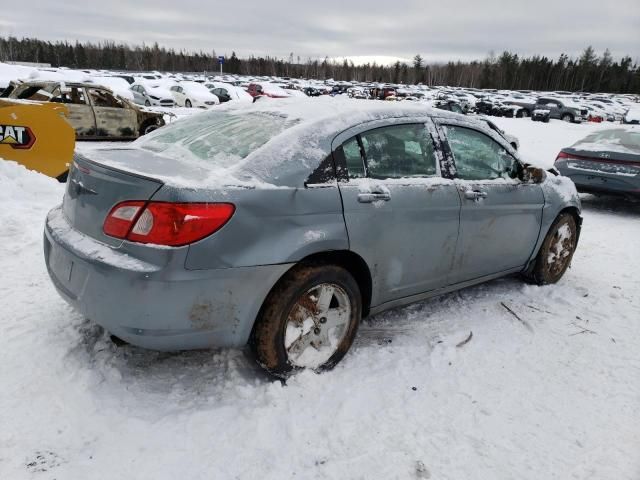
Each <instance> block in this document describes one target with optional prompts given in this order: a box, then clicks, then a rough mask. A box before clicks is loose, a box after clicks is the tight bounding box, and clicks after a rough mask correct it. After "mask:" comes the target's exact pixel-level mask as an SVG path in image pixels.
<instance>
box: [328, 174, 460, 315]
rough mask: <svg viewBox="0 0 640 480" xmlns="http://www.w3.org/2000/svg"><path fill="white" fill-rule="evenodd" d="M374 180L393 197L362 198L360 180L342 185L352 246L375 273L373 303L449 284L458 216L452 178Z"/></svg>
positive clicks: (456, 236) (457, 200) (345, 213)
mask: <svg viewBox="0 0 640 480" xmlns="http://www.w3.org/2000/svg"><path fill="white" fill-rule="evenodd" d="M371 185H372V186H374V187H375V186H377V185H380V186H382V187H383V188H385V189H386V190H387V191H388V192H389V195H390V200H389V201H376V202H374V203H360V202H359V201H358V195H359V194H360V190H361V189H362V186H361V185H357V184H356V185H350V184H347V183H344V184H341V186H340V189H341V191H342V197H343V201H344V216H345V221H346V224H347V229H348V232H349V245H350V249H351V250H352V251H354V252H355V253H357V254H358V255H360V256H361V257H362V258H363V259H364V260H365V261H366V262H367V264H368V265H369V269H370V270H371V272H372V276H373V284H372V287H373V292H372V300H371V304H372V305H373V306H375V305H377V304H379V303H384V302H387V301H391V300H394V299H397V298H401V297H406V296H409V295H414V294H418V293H422V292H426V291H429V290H434V289H437V288H441V287H444V286H446V285H448V283H449V274H450V272H451V267H452V264H453V258H454V257H453V256H454V253H455V250H456V242H457V238H458V226H459V215H460V200H459V197H458V194H457V192H456V188H455V185H454V184H453V181H451V180H444V179H443V180H441V182H440V183H439V184H435V185H425V184H420V183H412V180H411V179H407V182H406V184H397V183H387V182H384V181H382V180H378V181H375V182H371Z"/></svg>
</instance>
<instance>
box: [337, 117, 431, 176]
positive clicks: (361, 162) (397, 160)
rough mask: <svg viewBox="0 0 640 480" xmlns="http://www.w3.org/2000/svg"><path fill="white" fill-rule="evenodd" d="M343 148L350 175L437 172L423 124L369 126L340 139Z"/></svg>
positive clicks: (419, 174) (427, 134) (396, 174)
mask: <svg viewBox="0 0 640 480" xmlns="http://www.w3.org/2000/svg"><path fill="white" fill-rule="evenodd" d="M360 146H362V149H361V148H360ZM342 151H343V152H344V156H345V162H346V166H347V171H348V172H349V177H350V178H360V177H365V176H366V177H370V178H379V179H384V178H406V177H429V176H434V175H436V173H437V169H436V156H435V153H434V148H433V142H432V140H431V136H430V135H429V133H428V132H427V131H426V129H425V127H424V125H423V124H410V125H393V126H389V127H382V128H376V129H374V130H369V131H368V132H364V133H362V134H360V135H359V136H356V137H353V138H351V139H349V140H347V141H346V142H345V143H343V144H342Z"/></svg>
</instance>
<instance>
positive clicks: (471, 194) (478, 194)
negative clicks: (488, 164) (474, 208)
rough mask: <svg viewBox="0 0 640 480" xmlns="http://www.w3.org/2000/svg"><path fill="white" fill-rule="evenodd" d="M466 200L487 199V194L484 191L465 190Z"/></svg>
mask: <svg viewBox="0 0 640 480" xmlns="http://www.w3.org/2000/svg"><path fill="white" fill-rule="evenodd" d="M464 198H467V199H469V200H480V199H481V198H487V192H483V191H482V190H465V192H464Z"/></svg>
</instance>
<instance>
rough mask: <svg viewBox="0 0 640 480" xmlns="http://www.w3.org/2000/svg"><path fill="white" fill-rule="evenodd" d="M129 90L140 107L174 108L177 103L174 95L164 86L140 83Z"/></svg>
mask: <svg viewBox="0 0 640 480" xmlns="http://www.w3.org/2000/svg"><path fill="white" fill-rule="evenodd" d="M129 90H130V91H131V93H132V94H133V101H134V102H135V103H137V104H138V105H144V106H146V107H150V106H152V105H153V106H157V107H173V106H174V105H175V103H176V102H175V100H174V99H173V95H172V93H171V92H170V91H169V90H168V89H167V88H165V87H163V86H162V85H153V84H150V83H142V82H139V83H134V84H133V85H131V87H130V88H129Z"/></svg>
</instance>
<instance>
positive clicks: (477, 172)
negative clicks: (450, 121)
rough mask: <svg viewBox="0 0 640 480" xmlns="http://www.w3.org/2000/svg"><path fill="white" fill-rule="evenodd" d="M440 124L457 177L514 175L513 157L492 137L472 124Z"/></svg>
mask: <svg viewBox="0 0 640 480" xmlns="http://www.w3.org/2000/svg"><path fill="white" fill-rule="evenodd" d="M443 128H444V131H445V134H446V135H447V141H448V143H449V147H450V148H451V152H452V153H453V157H454V160H455V162H456V170H457V172H458V178H461V179H463V180H493V179H496V178H515V176H516V175H517V162H516V159H515V158H514V157H512V156H511V155H510V154H509V152H507V151H506V150H505V149H504V148H503V147H502V146H501V145H500V144H499V143H497V142H496V141H495V140H493V139H492V138H491V137H489V136H487V135H485V134H484V133H481V132H479V131H477V130H473V129H471V128H464V127H458V126H451V125H444V126H443Z"/></svg>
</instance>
